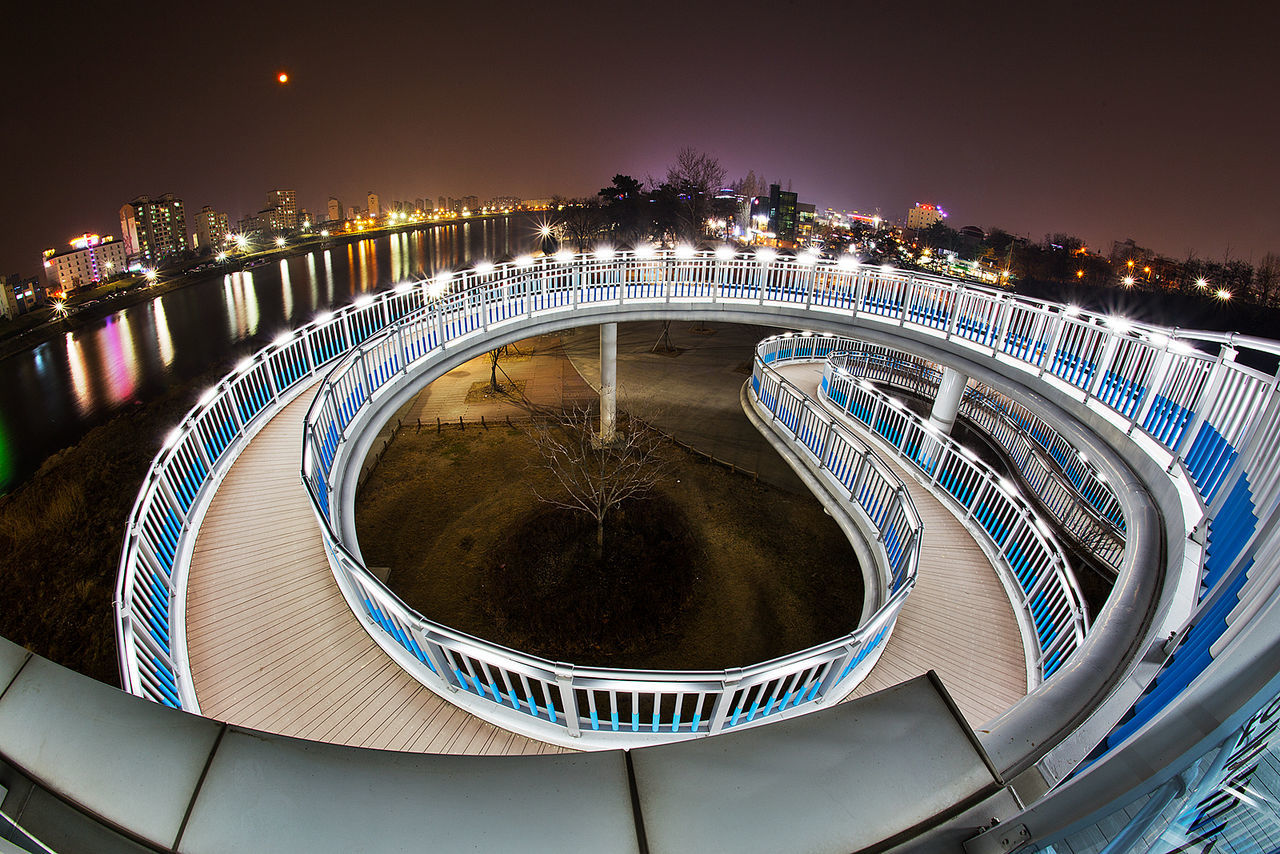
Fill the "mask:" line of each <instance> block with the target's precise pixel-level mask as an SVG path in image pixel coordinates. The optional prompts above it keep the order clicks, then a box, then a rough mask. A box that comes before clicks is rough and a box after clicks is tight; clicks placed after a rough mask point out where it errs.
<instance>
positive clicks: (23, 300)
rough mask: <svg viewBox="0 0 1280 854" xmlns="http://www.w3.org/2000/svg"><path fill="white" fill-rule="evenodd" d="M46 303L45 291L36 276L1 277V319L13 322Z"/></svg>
mask: <svg viewBox="0 0 1280 854" xmlns="http://www.w3.org/2000/svg"><path fill="white" fill-rule="evenodd" d="M45 302H47V299H46V297H45V289H44V287H42V286H41V284H40V279H39V278H37V277H36V276H31V277H29V278H23V277H21V276H18V275H12V276H0V317H5V318H8V319H10V320H12V319H13V318H15V317H17V316H18V315H20V314H26V313H27V312H28V311H31V309H33V308H36V307H37V306H42V305H44V304H45Z"/></svg>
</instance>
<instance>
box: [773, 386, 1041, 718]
mask: <svg viewBox="0 0 1280 854" xmlns="http://www.w3.org/2000/svg"><path fill="white" fill-rule="evenodd" d="M781 371H782V373H783V375H784V376H786V377H787V379H789V380H790V381H791V382H793V383H795V384H796V385H797V386H799V387H800V388H802V389H803V390H805V391H806V392H807V393H809V394H810V395H815V396H816V394H817V391H818V383H819V382H820V380H821V378H822V371H821V368H820V367H814V366H812V365H787V366H783V367H782V368H781ZM850 426H851V429H853V430H854V431H855V432H858V433H860V434H863V435H865V434H867V432H868V431H867V430H866V429H865V428H863V427H862V426H861V425H859V424H857V423H856V422H851V424H850ZM873 447H874V444H873ZM880 458H881V459H882V460H884V461H885V462H887V463H889V464H890V465H891V466H892V467H893V468H894V470H895V472H896V473H897V475H898V477H900V478H901V479H902V482H903V483H905V484H906V485H907V489H908V491H909V492H910V493H911V498H912V500H913V501H914V502H915V505H916V510H917V511H918V512H919V514H920V519H921V521H922V522H923V523H924V528H925V535H924V540H923V543H922V547H921V552H920V567H919V572H918V574H917V577H916V587H915V590H913V591H912V592H911V595H910V596H908V597H907V602H906V604H905V605H903V607H902V611H901V612H900V613H899V614H898V621H897V624H896V625H895V626H894V629H893V634H892V635H891V636H890V638H889V643H888V645H887V646H886V647H885V650H884V653H883V654H882V655H881V656H880V660H879V662H877V663H876V666H875V667H874V668H873V669H872V671H871V674H870V675H869V676H868V677H867V678H866V679H865V680H864V681H863V682H862V684H861V685H859V686H858V688H857V689H856V690H855V691H854V692H853V694H851V695H850V697H851V698H852V697H861V696H865V695H866V694H870V693H873V692H875V691H879V690H882V689H884V688H888V687H891V686H893V685H896V684H898V683H899V682H902V681H903V680H905V679H909V678H911V677H913V676H919V675H920V674H922V673H924V672H926V671H928V670H936V671H937V673H938V675H939V676H940V677H941V678H942V684H943V685H945V686H946V688H947V691H949V692H950V693H951V696H952V697H953V698H954V699H955V702H956V705H957V706H958V707H959V708H960V711H961V712H962V713H963V714H964V716H965V719H966V720H967V721H968V722H969V724H970V725H971V726H973V727H974V728H978V727H981V726H982V725H983V724H985V723H986V722H988V721H990V720H991V719H993V718H995V717H996V716H997V715H999V714H1001V713H1002V712H1004V711H1005V710H1006V709H1007V708H1009V706H1011V705H1013V704H1014V703H1015V702H1016V701H1017V700H1018V699H1020V698H1021V697H1023V696H1024V695H1025V694H1026V693H1027V669H1026V657H1025V654H1024V651H1023V643H1022V636H1021V634H1020V633H1019V631H1018V622H1017V619H1016V618H1015V617H1014V613H1013V604H1012V603H1011V602H1010V601H1009V596H1008V594H1006V593H1005V589H1004V586H1003V585H1002V584H1001V583H1000V579H999V578H998V577H997V576H996V572H995V569H994V567H992V565H991V561H990V560H989V559H988V558H987V555H986V553H985V552H984V551H983V550H982V547H981V546H979V545H978V543H977V542H976V541H975V540H974V538H973V535H972V534H970V533H969V531H968V530H967V529H966V528H965V527H964V525H962V524H961V523H960V521H959V520H957V519H956V517H955V516H954V515H952V513H951V511H949V510H948V509H947V508H946V507H944V506H943V505H942V503H941V502H940V501H939V500H938V499H937V498H935V497H934V496H933V494H932V493H931V492H930V491H929V490H928V489H926V488H925V487H923V486H921V485H920V484H919V483H917V482H916V480H915V478H914V477H913V476H912V475H911V474H910V473H909V472H908V471H907V470H906V469H905V468H903V467H902V466H899V465H898V464H897V462H896V461H895V460H893V459H891V458H890V457H889V456H888V455H887V454H884V453H880Z"/></svg>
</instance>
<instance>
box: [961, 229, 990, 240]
mask: <svg viewBox="0 0 1280 854" xmlns="http://www.w3.org/2000/svg"><path fill="white" fill-rule="evenodd" d="M960 236H961V237H965V238H968V239H969V240H973V241H976V242H978V243H981V242H982V241H984V240H986V239H987V233H986V232H985V231H983V230H982V228H981V227H980V226H976V225H966V226H965V227H964V228H962V229H960Z"/></svg>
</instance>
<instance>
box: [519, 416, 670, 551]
mask: <svg viewBox="0 0 1280 854" xmlns="http://www.w3.org/2000/svg"><path fill="white" fill-rule="evenodd" d="M529 436H530V438H531V439H532V440H533V443H534V447H535V448H536V449H537V452H538V460H537V461H536V462H535V463H534V465H535V466H536V467H538V468H541V469H544V470H546V471H548V472H550V473H551V476H552V478H553V480H554V482H555V484H556V489H555V490H554V491H551V490H539V489H538V488H537V487H535V488H534V491H533V493H534V495H535V496H537V498H538V500H539V501H543V502H545V503H547V504H550V505H552V506H553V507H562V508H564V509H566V510H574V511H577V512H580V513H585V514H587V515H588V516H590V517H591V518H592V519H594V520H595V523H596V553H597V554H598V555H599V554H602V553H603V550H604V526H605V520H606V518H607V517H608V515H609V512H610V511H611V510H613V509H614V508H616V507H617V506H618V505H619V504H621V503H622V502H623V501H626V500H627V499H630V498H641V497H643V496H645V495H647V494H648V493H649V492H651V491H652V490H653V488H654V487H655V486H657V485H658V483H659V482H660V481H661V480H662V479H663V477H664V476H665V475H666V473H667V471H668V469H669V467H670V464H669V463H668V462H667V461H666V460H665V459H664V458H663V456H662V454H661V446H662V436H661V435H660V434H658V433H657V432H656V431H655V430H653V429H651V428H650V427H648V426H646V425H644V424H643V423H641V422H640V421H638V420H636V419H634V418H627V419H625V420H621V421H620V423H619V425H618V430H617V434H616V438H615V439H614V441H613V442H610V443H607V444H606V443H604V442H601V441H600V440H599V439H598V437H597V436H596V433H595V431H594V430H593V429H592V414H591V411H590V410H589V409H585V408H581V407H575V408H574V409H572V410H570V411H568V412H565V413H562V414H559V415H556V416H553V417H551V418H547V419H543V420H539V421H535V422H534V423H533V425H532V426H531V427H530V429H529Z"/></svg>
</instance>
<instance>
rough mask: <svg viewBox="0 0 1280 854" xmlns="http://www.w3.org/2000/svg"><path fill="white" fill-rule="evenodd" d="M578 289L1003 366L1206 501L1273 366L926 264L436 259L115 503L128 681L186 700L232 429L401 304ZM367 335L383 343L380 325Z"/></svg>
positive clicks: (500, 311)
mask: <svg viewBox="0 0 1280 854" xmlns="http://www.w3.org/2000/svg"><path fill="white" fill-rule="evenodd" d="M552 295H556V297H557V298H556V299H555V300H549V297H551V296H552ZM561 295H563V296H565V297H567V303H562V302H560V301H559V296H561ZM580 305H581V306H582V307H586V308H588V309H592V310H594V311H595V313H596V314H601V313H604V312H605V310H606V308H607V307H608V306H617V307H619V309H625V308H628V307H634V309H635V311H638V312H640V313H642V314H643V313H646V312H647V313H650V314H659V313H669V312H676V313H684V314H689V313H697V312H700V311H727V312H729V313H731V314H734V315H736V316H751V317H759V318H760V319H761V320H764V319H766V318H769V319H773V320H774V322H779V321H781V322H785V323H788V324H793V323H802V322H805V321H804V320H802V318H810V319H811V320H812V323H813V324H814V325H815V326H817V327H821V326H822V325H823V323H825V322H828V321H829V322H830V323H831V324H833V325H839V324H849V323H856V324H858V325H861V326H866V327H868V328H875V327H878V326H882V327H884V328H892V329H905V330H910V331H911V333H912V334H913V335H916V336H919V337H921V338H922V339H924V338H934V339H936V340H938V341H940V342H946V344H947V347H948V348H949V349H950V350H952V351H956V352H971V353H973V354H975V356H976V357H982V356H986V357H991V358H994V359H997V360H999V361H1001V362H1005V363H1008V364H1010V365H1017V366H1019V369H1020V371H1021V372H1022V374H1023V375H1024V376H1025V377H1026V378H1027V379H1028V380H1038V381H1039V382H1042V383H1044V384H1045V385H1046V386H1049V387H1052V388H1053V389H1055V390H1057V392H1058V393H1059V394H1061V395H1066V396H1067V397H1071V396H1074V399H1075V400H1077V401H1082V402H1083V403H1084V404H1085V405H1087V406H1089V407H1092V408H1095V409H1097V410H1098V411H1100V412H1105V413H1107V417H1108V418H1109V420H1111V421H1112V422H1113V423H1114V424H1116V426H1117V427H1118V428H1119V429H1120V430H1121V431H1127V432H1129V433H1130V434H1132V435H1134V436H1135V438H1141V439H1142V440H1143V442H1144V443H1145V444H1141V445H1140V447H1141V448H1142V449H1143V451H1144V452H1146V453H1149V454H1150V455H1151V456H1152V458H1153V459H1154V460H1156V461H1157V462H1159V463H1160V464H1161V465H1164V464H1165V462H1166V461H1171V462H1170V464H1177V463H1178V462H1181V463H1182V464H1183V465H1184V466H1185V467H1186V470H1187V472H1188V473H1189V475H1190V476H1191V477H1192V478H1193V479H1194V481H1195V484H1196V486H1197V489H1198V491H1199V492H1200V494H1201V495H1202V496H1203V497H1204V500H1205V503H1206V504H1207V505H1210V506H1211V507H1212V506H1213V505H1214V504H1215V501H1216V503H1221V500H1222V498H1223V496H1224V495H1225V490H1224V487H1229V486H1230V485H1231V484H1232V483H1233V482H1234V479H1235V478H1236V476H1237V475H1238V471H1239V470H1238V467H1237V466H1236V465H1235V461H1236V457H1237V456H1238V454H1237V453H1236V452H1237V451H1238V450H1239V449H1241V448H1243V447H1245V446H1246V444H1247V443H1248V442H1249V441H1250V440H1251V437H1252V435H1253V433H1254V431H1255V429H1256V427H1257V425H1258V424H1259V423H1260V420H1261V419H1260V418H1259V417H1257V413H1258V411H1259V408H1260V407H1259V402H1260V401H1262V400H1263V396H1264V395H1265V394H1266V393H1267V392H1268V391H1269V390H1270V388H1271V384H1272V382H1273V379H1274V378H1272V377H1270V376H1267V375H1265V374H1261V373H1259V372H1257V371H1253V370H1251V369H1249V368H1247V367H1244V366H1242V365H1238V364H1236V362H1235V359H1234V357H1235V354H1236V351H1237V349H1238V348H1242V349H1252V350H1255V351H1257V352H1260V353H1264V354H1276V353H1280V345H1277V344H1276V343H1275V342H1264V341H1255V340H1253V339H1249V338H1244V337H1239V336H1224V335H1221V334H1219V333H1209V332H1195V331H1184V330H1167V329H1165V330H1161V329H1157V328H1155V327H1149V326H1146V325H1142V324H1136V323H1133V322H1130V321H1127V320H1124V319H1121V318H1107V317H1103V316H1101V315H1097V314H1091V313H1088V312H1081V311H1077V310H1075V309H1074V308H1072V307H1069V306H1062V305H1057V304H1054V303H1049V302H1041V301H1034V300H1027V299H1024V298H1020V297H1013V296H1011V295H1009V294H1006V293H1002V292H999V291H995V290H992V289H987V288H981V287H975V286H972V285H967V284H962V283H959V282H955V281H952V280H947V279H945V278H942V277H938V276H931V275H922V274H912V273H905V272H902V271H887V270H883V269H879V268H875V269H873V268H867V267H863V266H858V265H856V264H852V263H848V262H844V261H842V262H829V261H822V260H817V259H812V258H804V257H800V258H795V259H789V258H783V257H777V256H769V255H766V254H762V255H759V256H756V257H751V256H748V255H744V254H733V253H730V252H726V253H718V254H715V255H712V254H710V253H702V254H698V253H682V252H658V253H649V252H637V253H613V252H608V253H599V254H597V255H595V256H590V255H572V254H565V255H560V256H556V257H554V258H544V259H540V260H533V259H528V258H522V259H517V260H516V261H514V262H511V263H509V264H504V265H500V266H497V267H494V266H492V265H488V264H482V265H477V267H476V268H474V269H472V270H469V271H466V272H464V273H461V274H443V275H441V276H437V277H434V278H433V279H430V280H427V281H423V282H418V283H413V284H411V285H406V286H402V287H400V288H397V289H396V290H395V291H394V292H388V293H384V294H382V295H380V296H379V297H377V298H376V299H370V300H367V301H360V302H357V303H355V304H352V305H350V306H347V307H345V308H343V309H341V310H339V311H337V312H335V313H333V314H327V315H323V316H321V317H320V318H317V320H315V321H313V322H312V323H310V324H307V325H306V326H304V327H303V328H302V329H300V330H297V331H295V333H293V334H292V335H290V336H286V337H284V338H282V339H281V340H280V341H278V342H276V343H273V344H272V345H269V346H268V347H265V348H263V349H262V350H261V351H259V352H258V353H257V354H255V356H254V357H252V358H251V359H248V360H246V362H245V363H244V365H243V366H242V368H241V369H239V370H237V371H236V372H234V373H233V374H231V375H229V376H228V377H226V378H225V379H224V380H223V381H222V382H220V383H219V384H218V386H216V387H215V388H214V389H212V390H211V391H210V393H209V394H208V395H206V396H205V397H204V398H202V400H201V401H200V403H198V404H197V405H196V406H195V407H194V408H193V409H192V410H191V411H190V412H189V413H188V414H187V416H186V417H185V418H184V419H183V421H182V423H181V425H180V427H179V429H178V430H176V431H175V432H174V434H173V435H172V436H171V438H170V441H169V442H167V443H166V446H165V448H164V449H163V450H162V451H161V452H160V454H159V455H158V456H157V457H156V460H155V461H154V462H153V464H152V467H151V470H150V471H149V472H148V474H147V477H146V480H145V482H144V486H143V489H142V491H141V492H140V494H139V496H138V500H137V502H136V503H135V505H134V510H133V512H132V513H131V515H130V518H129V524H128V533H127V537H126V543H125V549H124V553H123V555H122V558H121V568H120V575H119V577H118V583H117V591H116V601H115V607H116V617H117V640H118V642H119V644H120V655H121V671H122V672H121V678H122V683H123V684H124V686H125V687H126V689H127V690H130V691H132V692H134V693H137V694H140V695H142V696H146V697H149V698H151V699H153V700H156V701H159V702H166V703H169V704H171V705H175V706H181V707H183V708H187V709H191V710H198V704H197V703H196V699H195V696H194V692H193V691H192V690H191V688H190V676H189V674H188V673H187V672H186V662H185V649H184V640H183V637H182V626H181V621H182V596H183V588H184V575H185V571H186V564H187V562H188V560H189V556H190V551H191V549H192V544H193V541H194V533H195V531H196V530H198V526H199V522H200V518H201V516H202V515H203V512H204V509H205V506H206V505H207V502H208V500H209V496H210V495H211V494H212V492H213V490H214V489H215V488H216V485H217V483H218V481H219V480H220V478H221V476H222V474H223V473H225V471H226V469H227V468H228V467H229V466H230V463H231V461H232V460H233V459H234V458H235V456H236V454H237V453H238V452H239V450H240V448H241V447H243V445H244V443H245V442H247V440H248V437H249V436H250V435H252V432H253V431H254V430H256V429H257V428H258V427H259V426H260V425H261V424H262V423H263V422H265V420H267V419H268V418H270V417H271V415H272V414H273V413H274V412H275V411H278V409H279V407H280V406H282V405H283V403H284V402H285V401H286V400H287V399H288V398H289V397H290V396H291V395H295V394H297V393H299V391H300V390H301V388H302V387H304V386H306V385H308V384H309V382H310V380H311V379H312V378H313V377H314V376H315V375H316V374H317V373H318V372H319V371H320V370H322V369H323V368H324V367H326V366H327V365H330V364H331V363H332V362H333V361H334V360H335V359H337V358H339V357H340V356H341V355H342V354H343V353H345V352H347V351H349V350H351V349H352V348H354V347H357V346H358V345H360V344H361V343H363V342H365V341H366V340H368V339H369V338H370V337H371V336H373V335H374V334H376V333H377V332H378V331H380V330H381V329H384V328H385V327H386V326H388V325H390V324H391V323H393V322H394V321H395V320H397V319H400V318H408V317H409V315H411V314H415V313H416V317H415V320H414V322H415V323H419V324H422V325H424V326H428V327H430V328H431V329H432V330H434V335H435V336H436V340H437V343H452V342H455V341H459V340H462V339H469V340H478V339H481V338H483V337H485V336H486V335H487V334H489V330H491V329H493V327H494V326H495V325H500V324H502V323H505V322H516V321H519V320H520V319H521V318H530V317H546V318H548V322H550V321H551V319H554V318H561V319H566V320H567V318H569V317H572V316H574V313H575V311H576V310H577V309H578V308H579V306H580ZM587 313H589V312H587ZM584 314H586V313H584ZM430 334H431V333H428V334H427V339H430ZM473 336H474V338H473ZM422 340H424V339H422V338H415V339H412V341H407V342H406V343H412V342H418V343H419V344H420V343H421V341H422ZM1216 343H1221V344H1224V345H1226V346H1224V347H1223V348H1222V349H1221V351H1220V352H1219V353H1218V354H1217V355H1216V356H1215V355H1211V354H1209V353H1207V352H1205V351H1204V350H1202V349H1201V346H1202V345H1213V344H1216ZM380 346H383V347H384V348H385V351H394V350H395V345H394V344H391V343H389V342H388V341H383V342H382V344H381V345H380ZM402 349H403V348H402ZM376 355H377V354H375V356H376ZM420 355H421V354H417V353H414V352H411V351H410V350H407V349H404V350H403V352H402V353H401V354H400V355H399V356H398V358H400V359H401V360H402V361H401V364H403V365H407V364H408V363H409V362H410V361H411V360H413V359H416V358H418V356H420ZM370 361H371V362H375V364H373V369H374V370H376V371H380V370H385V365H383V364H378V363H376V360H375V359H371V360H370ZM321 438H322V439H323V437H321ZM322 445H323V442H321V443H320V444H319V445H317V447H318V448H321V449H322V447H321V446H322ZM1148 449H1149V450H1148ZM308 453H316V449H311V450H309V451H308ZM1161 454H1163V455H1164V458H1163V459H1162V458H1161ZM330 462H331V461H330ZM1220 491H1222V493H1221V494H1220ZM326 499H327V496H320V500H321V502H322V504H323V503H324V501H325V500H326ZM1126 562H1127V561H1126Z"/></svg>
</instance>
